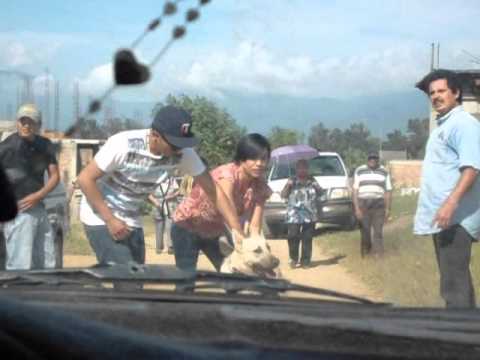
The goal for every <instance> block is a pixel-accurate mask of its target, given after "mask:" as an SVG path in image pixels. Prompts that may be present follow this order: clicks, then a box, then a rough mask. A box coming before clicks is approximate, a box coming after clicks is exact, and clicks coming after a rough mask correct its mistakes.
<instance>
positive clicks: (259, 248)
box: [222, 235, 280, 277]
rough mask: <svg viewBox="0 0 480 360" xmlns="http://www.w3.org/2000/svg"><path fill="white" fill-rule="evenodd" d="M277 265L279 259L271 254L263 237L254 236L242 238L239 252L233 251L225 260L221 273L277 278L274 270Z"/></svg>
mask: <svg viewBox="0 0 480 360" xmlns="http://www.w3.org/2000/svg"><path fill="white" fill-rule="evenodd" d="M279 264H280V261H279V259H278V258H277V257H276V256H275V255H273V254H272V253H271V251H270V247H269V246H268V244H267V241H266V240H265V237H264V236H262V235H256V236H249V237H246V238H244V239H243V241H242V250H241V252H240V251H233V252H232V253H231V254H230V255H228V256H227V257H226V258H225V261H224V266H222V271H225V272H232V273H234V272H236V273H242V274H246V275H256V276H262V277H278V272H277V271H275V269H276V268H277V267H278V265H279Z"/></svg>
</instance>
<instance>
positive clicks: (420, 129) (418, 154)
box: [407, 118, 429, 159]
mask: <svg viewBox="0 0 480 360" xmlns="http://www.w3.org/2000/svg"><path fill="white" fill-rule="evenodd" d="M428 125H429V120H428V118H425V119H410V120H408V130H407V137H408V144H407V155H408V158H409V159H423V157H424V156H425V145H426V144H427V140H428V135H429V129H428Z"/></svg>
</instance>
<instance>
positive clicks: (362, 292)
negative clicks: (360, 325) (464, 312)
mask: <svg viewBox="0 0 480 360" xmlns="http://www.w3.org/2000/svg"><path fill="white" fill-rule="evenodd" d="M479 9H480V7H479V5H478V2H476V1H467V0H464V1H450V2H445V3H441V2H434V1H417V2H415V1H406V0H402V1H380V0H372V1H353V0H345V1H306V0H243V1H235V0H211V1H204V0H202V1H196V0H182V1H160V2H159V1H153V0H145V1H137V2H131V1H127V2H122V1H114V0H104V1H98V2H93V1H63V2H62V1H26V0H17V1H4V2H2V11H1V13H0V135H1V137H0V138H1V139H2V141H1V144H0V163H1V165H2V166H3V167H4V168H5V170H6V173H7V175H8V177H9V179H10V180H11V181H12V182H13V183H14V188H15V196H16V197H17V203H18V206H19V207H20V210H21V211H20V212H19V216H20V217H22V216H27V215H29V214H30V213H29V211H30V212H31V211H33V210H35V211H37V212H38V214H44V210H45V209H46V210H45V211H47V212H49V213H50V215H51V217H50V218H53V215H52V214H55V216H58V219H56V221H57V222H58V223H61V224H68V226H65V231H64V232H62V234H63V235H64V237H63V238H56V239H55V241H57V242H58V241H59V242H62V247H59V249H61V254H60V255H61V256H60V257H61V258H62V260H63V261H62V266H63V267H65V268H76V267H90V266H95V265H96V264H97V263H98V262H99V261H100V262H102V264H103V265H106V264H109V263H112V262H116V261H117V259H118V258H121V259H122V261H123V262H127V263H128V261H137V262H140V263H145V264H147V265H169V266H170V265H175V266H177V265H178V267H181V266H184V265H185V264H187V265H185V266H187V267H188V269H183V270H186V271H187V272H190V271H193V272H194V271H195V270H208V271H217V270H221V268H222V265H224V263H225V264H226V262H227V261H228V260H227V259H230V258H229V256H230V253H229V250H232V249H233V248H234V245H235V244H233V245H232V242H233V240H232V241H230V240H231V236H230V235H231V233H230V231H229V229H233V228H235V230H236V231H237V233H243V235H245V238H248V239H251V238H255V239H257V240H258V239H260V240H259V241H262V244H261V245H262V246H259V247H258V248H261V249H262V250H263V249H268V247H267V246H266V245H268V246H270V250H265V253H266V254H267V255H273V256H272V257H275V258H276V259H277V260H278V263H277V261H276V260H272V258H269V260H271V261H270V262H268V264H269V265H270V266H272V267H274V266H273V265H276V266H275V267H274V269H275V270H278V272H275V271H273V274H272V273H268V276H272V277H276V276H278V277H281V278H283V279H286V280H288V281H292V282H296V283H300V284H302V285H308V286H313V287H323V288H327V289H331V290H335V291H339V292H345V293H349V294H353V295H358V296H362V297H366V298H369V299H372V300H374V301H379V302H389V303H392V304H394V306H400V307H405V306H406V307H410V306H411V307H418V308H423V307H438V308H445V307H446V306H447V305H449V306H453V305H452V304H453V303H456V301H461V302H462V303H461V305H462V306H461V307H465V306H464V305H465V304H467V305H468V306H467V307H473V305H474V304H473V302H474V301H475V300H474V299H475V296H474V295H475V294H477V298H478V294H479V291H480V247H479V246H477V245H476V239H478V238H480V225H479V224H480V211H479V209H478V204H480V198H479V199H478V201H477V200H476V199H477V198H476V196H477V191H476V190H477V188H479V186H478V185H477V184H476V183H475V181H477V180H476V178H475V180H474V175H472V178H471V179H470V180H471V181H472V184H474V185H472V188H471V189H470V190H469V191H467V192H466V194H467V198H466V200H465V201H461V200H458V201H457V200H456V201H454V202H452V201H451V200H452V198H451V197H449V195H450V194H451V193H452V189H453V188H455V187H456V186H457V184H459V183H461V182H459V179H460V176H463V174H465V172H461V171H460V169H457V168H454V164H460V163H466V164H469V165H471V166H472V167H474V168H477V167H478V168H480V163H478V161H479V160H478V159H480V151H478V152H479V153H478V154H477V145H478V144H480V140H479V141H478V142H477V141H476V140H477V134H476V133H477V130H478V127H477V125H478V122H475V121H470V120H472V119H474V118H480V100H479V96H478V95H479V93H480V90H479V89H480V85H479V84H480V41H479V38H480V31H479V27H478V18H479V15H480V13H479ZM33 15H35V16H33ZM34 20H36V21H34ZM475 24H477V25H475ZM445 71H447V73H445ZM446 74H448V76H449V79H453V80H454V81H452V82H450V81H447V80H445V79H444V78H441V76H446ZM427 75H428V76H427ZM439 76H440V78H436V77H439ZM432 83H434V85H435V86H434V85H432ZM451 84H454V85H452V86H453V87H452V88H449V87H448V86H450V85H451ZM431 86H434V87H435V92H433V94H432V91H431V89H430V87H431ZM460 90H461V91H460ZM457 91H458V93H457ZM429 94H432V95H431V97H432V98H430V97H429ZM457 94H459V97H456V95H457ZM460 94H461V99H460ZM433 95H435V96H437V97H438V98H435V99H434V97H435V96H433ZM460 100H461V101H460ZM447 110H448V111H447ZM159 114H160V115H159ZM447 115H449V116H452V117H448V116H447ZM457 116H459V117H458V118H457ZM447 118H448V121H446V119H447ZM452 118H453V119H457V120H458V122H461V123H462V124H463V123H465V124H468V126H459V127H458V128H457V127H455V126H454V121H450V119H452ZM455 124H456V123H455ZM22 129H23V130H22ZM32 129H34V130H32ZM22 131H23V132H22ZM33 132H35V134H34V136H38V137H43V138H47V139H49V140H51V141H52V142H53V143H55V144H57V145H56V150H57V160H58V167H59V174H60V182H59V184H57V185H56V186H55V187H54V189H52V191H50V192H49V194H45V192H44V190H45V189H44V188H43V187H44V186H45V184H46V183H47V182H46V181H45V182H42V181H41V174H42V170H44V167H45V164H46V162H48V161H50V160H51V159H46V158H45V156H44V155H45V154H43V150H42V149H44V146H45V143H43V142H41V141H40V142H34V141H33V140H32V138H35V137H32V136H33V135H32V134H31V133H33ZM430 134H434V136H436V137H435V139H437V138H438V139H439V140H438V141H431V142H428V139H429V137H430ZM31 135H32V136H31ZM437 135H438V136H437ZM19 137H20V138H21V139H20V138H19ZM440 140H441V141H440ZM32 141H33V142H32ZM443 141H447V142H448V146H444V145H445V143H444V142H443ZM427 143H428V144H429V146H428V147H427ZM103 144H106V145H103ZM293 145H295V146H293ZM284 147H286V148H289V147H291V149H290V150H291V151H292V153H291V154H289V155H288V156H285V157H284V158H283V159H285V158H287V159H295V161H289V162H283V161H277V160H276V159H275V156H274V158H272V159H268V154H270V155H271V154H272V152H273V151H274V150H275V149H278V148H284ZM300 148H303V149H302V150H300ZM301 151H305V152H303V153H302V152H301ZM273 154H274V155H275V153H273ZM477 155H478V156H477ZM289 156H291V157H289ZM312 156H314V157H313V158H312ZM432 158H433V159H434V160H435V159H437V160H438V159H443V160H445V159H447V160H448V161H443V160H442V161H434V162H433V163H430V162H431V161H432ZM277 159H279V157H277ZM302 160H307V162H308V171H307V173H308V175H310V176H314V177H315V179H316V183H318V185H320V187H321V188H322V189H323V191H319V189H318V187H317V186H316V185H317V184H315V183H311V182H309V181H303V180H305V179H306V177H305V178H304V177H302V176H303V175H302V173H301V171H300V173H297V171H296V167H297V165H298V161H302ZM447 163H448V164H447ZM449 164H451V165H452V167H448V165H449ZM425 165H427V166H425ZM95 166H96V167H97V168H96V167H95ZM204 168H206V169H207V170H208V172H209V174H210V175H208V174H207V173H205V172H203V169H204ZM85 169H87V170H85ZM92 169H94V170H95V171H93V170H92ZM346 169H348V170H349V171H351V172H353V171H354V170H357V171H356V177H355V179H350V180H349V179H347V176H348V174H347V172H346ZM437 171H439V172H437ZM462 171H463V169H462ZM92 173H95V174H96V175H98V178H95V179H91V178H88V176H90V175H91V174H92ZM467 173H468V172H467ZM39 174H40V175H39ZM80 174H83V175H84V176H86V177H87V179H85V178H84V177H82V176H80ZM460 174H462V175H460ZM79 176H80V179H83V182H82V184H80V183H78V182H77V179H79ZM169 177H174V178H175V179H176V183H177V184H178V189H177V186H172V187H171V188H169V189H168V190H169V191H168V194H164V193H166V191H163V193H162V191H161V189H159V188H158V184H161V183H164V184H165V183H166V181H165V180H166V179H168V178H169ZM336 177H337V178H336ZM340 177H341V179H339V178H340ZM290 178H295V179H297V180H298V179H299V180H300V181H296V182H294V183H293V182H292V183H290V182H288V181H287V179H290ZM212 179H213V181H211V180H212ZM309 179H310V177H309ZM281 180H283V181H281ZM353 180H355V183H353ZM82 186H83V190H85V189H87V190H86V191H82ZM94 186H95V187H96V188H94ZM213 186H218V189H220V187H221V189H222V190H221V191H215V192H214V188H213ZM218 189H217V190H218ZM320 193H321V194H320ZM85 194H88V195H87V196H85ZM92 194H93V195H92ZM152 194H153V195H155V196H153V195H152ZM150 195H152V196H150ZM167 195H168V196H167ZM224 195H225V196H224ZM92 196H93V197H92ZM98 196H100V197H101V201H103V202H104V203H100V206H99V207H98V208H93V207H95V206H98V202H97V201H96V200H98ZM478 196H479V197H480V194H479V195H478ZM88 197H89V199H87V198H88ZM320 197H321V201H316V200H317V199H318V198H320ZM453 203H455V206H453V205H452V204H453ZM472 204H473V205H472ZM102 205H105V206H102ZM92 206H93V207H92ZM222 206H223V208H222ZM60 208H61V209H62V212H61V213H60V212H57V211H52V209H53V210H56V209H60ZM32 209H33V210H32ZM63 210H64V211H63ZM229 212H230V213H229ZM38 214H37V213H35V214H34V215H32V216H34V217H35V216H37V215H38ZM30 215H31V214H30ZM228 215H231V216H228ZM39 216H40V215H39ZM113 218H114V220H112V219H113ZM29 219H30V220H31V224H30V225H31V229H34V227H35V226H36V225H35V224H36V223H34V221H33V220H32V217H30V218H29ZM35 219H37V218H35ZM40 219H42V218H41V216H40ZM232 219H233V220H232ZM106 220H108V221H107V222H109V224H108V226H107V224H106V223H105V221H106ZM116 220H118V221H116ZM112 221H113V225H112V224H111V222H112ZM229 222H230V223H229ZM39 223H42V224H43V223H44V222H41V221H39ZM252 223H253V224H252ZM67 227H68V229H67ZM97 227H101V231H100V230H99V228H97ZM5 228H8V229H10V230H11V229H12V227H8V226H6V227H5ZM27 228H28V226H25V227H22V231H23V230H25V229H27ZM45 229H46V227H45V228H44V229H42V231H46V230H45ZM14 230H15V229H14ZM14 230H11V232H12V233H15V231H14ZM17 230H18V229H17ZM370 230H371V231H370ZM447 230H448V231H447ZM450 230H451V232H449V231H450ZM25 231H26V230H25ZM39 231H40V230H39ZM444 231H447V233H445V232H444ZM17 232H18V231H17ZM31 232H32V234H35V236H33V237H32V239H33V238H37V237H38V238H39V239H43V238H42V236H40V235H38V234H39V233H37V232H35V231H34V230H31ZM20 233H21V231H20ZM113 233H115V234H113ZM234 233H235V232H234ZM192 234H193V235H192ZM252 234H254V235H258V237H255V236H253V235H252ZM300 234H301V235H302V236H300ZM445 234H447V235H448V236H450V235H451V234H456V236H457V238H456V239H457V240H458V238H459V239H460V241H461V243H462V244H463V245H464V246H462V247H461V251H462V252H461V254H460V253H459V254H457V253H455V256H453V258H454V259H464V261H463V262H454V263H455V267H454V268H453V269H452V268H451V267H450V266H451V261H450V259H447V260H445V261H444V258H443V252H442V250H444V248H443V247H442V246H443V245H442V244H443V243H442V242H441V241H440V240H438V239H439V237H442V236H444V235H445ZM10 235H11V234H10ZM247 235H248V236H247ZM250 235H252V236H250ZM303 235H305V237H303ZM12 236H13V235H12ZM49 236H50V235H49V234H47V236H46V239H49ZM123 236H133V238H132V242H129V241H125V244H128V246H127V245H126V246H127V247H129V248H128V251H127V253H128V254H127V255H125V256H124V254H123V253H121V254H120V255H118V254H116V253H115V254H114V255H112V254H110V255H112V257H110V258H104V257H103V256H104V253H103V250H104V249H113V248H115V249H117V248H118V247H120V248H121V246H123V244H124V243H123V242H121V243H120V245H121V246H117V245H119V243H118V240H121V239H122V238H123ZM185 237H187V239H185ZM6 238H8V237H6ZM179 238H180V239H179ZM28 239H30V238H28ZM192 239H194V240H192ZM195 239H196V240H195ZM205 239H208V240H209V241H210V240H211V242H210V243H209V242H207V243H206V244H207V245H211V244H212V243H213V244H214V245H212V246H211V248H210V247H208V246H207V245H205V243H204V240H205ZM448 239H451V238H450V237H449V238H448ZM187 240H188V241H187ZM190 240H192V241H190ZM9 241H10V240H9ZM32 241H33V240H32ZM195 241H197V242H198V243H200V245H198V244H197V243H196V242H195ZM205 241H206V240H205ZM452 241H453V240H452ZM192 242H193V243H194V245H191V244H192ZM174 243H175V244H176V245H177V248H176V246H174ZM238 243H241V242H240V241H239V242H238ZM238 243H237V246H238ZM22 244H24V242H22V241H10V242H9V244H8V245H9V248H8V249H9V251H10V253H8V254H7V255H6V256H10V255H12V256H14V254H21V253H22V254H24V255H25V254H26V255H25V256H22V257H21V259H20V260H19V261H20V262H23V265H24V267H25V268H28V269H30V268H34V267H35V268H36V267H37V264H33V262H34V261H33V260H32V259H33V258H32V257H31V256H30V255H29V254H28V251H29V250H28V249H31V248H35V251H38V249H40V248H42V246H40V245H38V243H35V244H27V245H22ZM132 244H133V245H132ZM179 244H180V245H179ZM188 244H190V245H191V246H190V245H188ZM472 244H473V246H471V245H472ZM2 245H5V241H4V242H3V244H0V246H2ZM30 245H31V246H30ZM136 245H138V248H137V247H136ZM196 245H198V246H196ZM217 245H218V246H217ZM22 246H23V248H22ZM178 246H179V247H180V248H179V250H178ZM182 246H186V247H182ZM189 246H190V247H189ZM242 246H243V244H242ZM202 247H203V248H202ZM223 247H225V248H226V249H227V250H226V251H223V252H222V251H220V250H219V248H221V250H225V249H223ZM252 247H253V246H252ZM4 248H6V247H5V246H4ZM25 249H26V250H25ZM212 249H213V250H212ZM24 250H25V252H22V251H24ZM177 250H178V252H177V253H176V251H177ZM238 250H239V249H237V252H236V253H234V254H237V253H240V251H238ZM452 251H457V250H452ZM459 251H460V250H459ZM119 252H121V250H120V251H119ZM211 252H213V254H212V253H211ZM259 252H260V250H259ZM57 254H58V252H57ZM180 254H190V255H188V258H187V259H186V261H182V260H185V259H179V256H180ZM441 254H442V256H440V255H441ZM43 255H45V254H43ZM47 255H48V254H47ZM117 255H118V256H117ZM207 255H208V256H207ZM256 255H258V254H256ZM256 255H255V254H254V255H252V256H256ZM445 256H446V257H448V254H445ZM39 258H42V257H41V256H40V257H39ZM242 259H244V260H245V258H242ZM36 260H38V259H35V261H36ZM43 260H44V259H43ZM250 260H251V259H248V261H247V260H245V261H244V263H247V264H251V263H252V262H251V261H250ZM257 260H258V259H257ZM58 263H59V262H58V261H56V262H55V264H58ZM34 265H35V266H34ZM49 265H52V263H49ZM232 268H233V269H237V268H238V267H237V268H235V267H231V268H230V269H232ZM242 269H244V268H242ZM248 269H249V270H251V272H253V273H255V271H254V270H252V269H255V266H253V265H252V266H250V267H249V268H248ZM270 270H271V269H270ZM232 271H233V270H232ZM255 274H257V273H255ZM451 274H462V275H461V276H460V275H459V276H457V275H451ZM257 275H258V274H257ZM260 275H261V276H263V277H264V278H266V277H267V275H266V273H261V274H260ZM458 279H460V280H458ZM457 280H458V283H457ZM0 288H1V286H0ZM457 291H458V292H459V293H461V294H462V295H461V296H460V295H459V296H457V294H456V293H457ZM0 295H1V294H0ZM228 295H230V294H228ZM228 295H226V296H228ZM297 295H298V294H297ZM282 296H283V295H282ZM286 296H292V294H291V293H289V294H287V295H286ZM458 299H460V300H458ZM452 301H453V303H452Z"/></svg>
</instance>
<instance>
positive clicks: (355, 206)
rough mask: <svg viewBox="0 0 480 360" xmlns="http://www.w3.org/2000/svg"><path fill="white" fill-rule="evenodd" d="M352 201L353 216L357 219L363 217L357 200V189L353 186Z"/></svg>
mask: <svg viewBox="0 0 480 360" xmlns="http://www.w3.org/2000/svg"><path fill="white" fill-rule="evenodd" d="M352 202H353V210H354V211H355V216H356V217H357V219H358V220H361V219H362V218H363V212H362V209H361V208H360V205H359V202H358V189H355V188H354V189H353V191H352Z"/></svg>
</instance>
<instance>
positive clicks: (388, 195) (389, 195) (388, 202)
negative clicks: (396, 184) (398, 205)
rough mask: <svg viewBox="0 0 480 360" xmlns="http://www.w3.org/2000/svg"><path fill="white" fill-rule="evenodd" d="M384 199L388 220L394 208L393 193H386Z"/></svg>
mask: <svg viewBox="0 0 480 360" xmlns="http://www.w3.org/2000/svg"><path fill="white" fill-rule="evenodd" d="M383 198H384V199H385V220H388V218H389V217H390V212H391V208H392V192H391V191H385V194H384V196H383Z"/></svg>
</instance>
